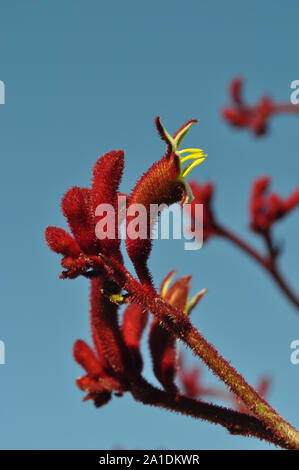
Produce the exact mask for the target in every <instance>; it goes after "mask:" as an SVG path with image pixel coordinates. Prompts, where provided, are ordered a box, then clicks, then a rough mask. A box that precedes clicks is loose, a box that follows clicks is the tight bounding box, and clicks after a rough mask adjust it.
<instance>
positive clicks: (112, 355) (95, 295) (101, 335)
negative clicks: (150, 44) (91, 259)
mask: <svg viewBox="0 0 299 470" xmlns="http://www.w3.org/2000/svg"><path fill="white" fill-rule="evenodd" d="M105 282H106V281H105V279H104V278H103V277H97V278H95V279H91V291H90V303H91V309H90V318H91V329H92V336H93V341H94V344H95V347H96V349H97V352H98V357H99V358H102V357H103V356H104V358H105V362H106V363H108V364H109V367H110V368H111V369H112V370H113V371H114V372H115V373H116V375H117V376H118V377H119V378H120V379H123V380H125V376H126V368H127V367H129V366H130V365H129V364H128V355H127V351H126V349H125V346H124V342H123V338H122V336H121V332H120V328H119V325H118V317H117V310H118V306H117V305H115V304H114V303H112V302H111V301H110V300H109V298H108V297H106V296H105V295H103V291H105Z"/></svg>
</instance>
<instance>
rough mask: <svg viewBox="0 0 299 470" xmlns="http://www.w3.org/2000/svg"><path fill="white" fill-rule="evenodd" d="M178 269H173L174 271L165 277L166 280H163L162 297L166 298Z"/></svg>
mask: <svg viewBox="0 0 299 470" xmlns="http://www.w3.org/2000/svg"><path fill="white" fill-rule="evenodd" d="M176 272H177V271H176V269H173V270H172V271H170V273H169V274H167V276H166V277H165V279H164V280H163V282H162V284H161V288H160V294H161V297H165V296H166V293H167V291H168V288H169V285H170V283H171V281H172V279H173V276H174V275H175V273H176Z"/></svg>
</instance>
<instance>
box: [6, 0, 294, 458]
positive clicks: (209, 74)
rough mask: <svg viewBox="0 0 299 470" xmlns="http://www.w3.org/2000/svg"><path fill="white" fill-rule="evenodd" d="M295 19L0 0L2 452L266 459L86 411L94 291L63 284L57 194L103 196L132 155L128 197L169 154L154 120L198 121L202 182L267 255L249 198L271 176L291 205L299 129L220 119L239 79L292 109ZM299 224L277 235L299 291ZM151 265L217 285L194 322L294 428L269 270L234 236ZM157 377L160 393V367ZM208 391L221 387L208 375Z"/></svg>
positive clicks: (288, 331) (277, 301)
mask: <svg viewBox="0 0 299 470" xmlns="http://www.w3.org/2000/svg"><path fill="white" fill-rule="evenodd" d="M298 14H299V6H298V2H295V1H291V0H289V1H288V2H287V4H286V3H285V2H279V1H271V2H259V1H255V0H253V1H251V2H249V3H248V2H246V4H245V3H244V2H238V1H231V0H229V1H226V2H221V1H220V0H218V1H211V0H210V1H203V0H201V1H195V0H194V1H190V0H189V1H188V2H178V1H175V0H172V1H168V0H165V1H163V2H160V1H156V0H153V1H151V2H137V1H130V0H128V1H127V2H120V1H117V2H116V1H111V2H100V1H92V0H87V1H76V0H72V1H70V0H65V1H64V2H61V1H57V0H54V1H52V2H39V1H30V0H29V1H27V2H22V1H14V0H11V1H9V2H6V1H2V2H1V5H0V48H1V53H0V79H1V80H3V81H4V82H5V84H6V104H5V105H4V106H0V122H1V131H0V132H1V138H0V155H1V173H0V178H1V184H0V190H1V219H2V229H1V241H2V242H1V245H2V253H1V266H2V277H1V314H0V339H1V340H3V341H4V342H5V345H6V359H7V364H6V365H2V366H0V446H1V448H3V449H16V448H21V449H76V448H79V449H111V448H113V447H114V446H122V447H123V448H125V449H130V448H131V449H132V448H140V449H149V448H152V449H158V448H166V449H179V448H181V449H182V448H184V449H198V448H206V449H215V448H221V449H222V448H224V449H225V448H233V449H239V448H242V449H250V448H251V449H253V448H256V449H264V448H266V449H268V448H270V446H269V445H267V444H265V443H262V442H259V441H257V440H254V439H245V438H241V437H231V436H230V435H229V434H228V433H227V432H226V431H225V430H223V429H221V428H220V427H216V426H213V425H211V424H209V423H204V422H200V421H196V420H192V419H191V418H187V417H182V416H179V415H176V414H172V413H169V412H165V411H163V410H160V409H155V408H150V407H146V406H142V405H140V404H138V403H136V402H134V401H133V400H132V398H131V397H130V396H125V397H123V398H121V399H117V398H114V399H113V401H112V402H111V403H110V404H108V405H107V406H105V407H104V408H101V409H99V410H96V409H95V408H94V407H93V406H92V403H91V402H88V403H82V402H81V399H82V397H83V395H82V392H80V391H79V390H78V389H77V388H76V386H75V384H74V380H75V378H76V377H77V376H78V375H80V374H81V373H82V371H81V369H80V368H79V366H77V365H76V364H75V363H74V360H73V358H72V354H71V351H72V345H73V342H74V341H75V340H76V339H77V338H79V337H80V338H83V339H85V340H88V341H89V338H90V332H89V324H88V308H89V307H88V282H87V281H86V280H84V279H78V280H75V281H61V280H59V279H58V275H59V272H60V266H59V257H58V256H56V255H55V254H53V253H52V252H50V251H49V250H48V249H47V247H46V244H45V241H44V229H45V227H46V226H47V225H58V226H63V227H65V226H66V225H65V221H64V220H63V217H62V215H61V213H60V208H59V205H60V199H61V196H62V195H63V193H64V192H65V191H66V189H68V188H69V187H70V186H72V185H81V186H84V185H87V184H89V180H90V177H91V169H92V166H93V164H94V162H95V160H96V159H97V157H98V155H100V154H102V153H104V152H106V151H108V150H111V149H118V148H124V149H125V152H126V169H125V174H124V180H123V184H122V189H123V190H124V191H129V190H130V189H131V188H132V187H133V185H134V182H135V181H136V179H137V178H138V177H139V176H140V174H141V173H142V172H143V171H145V170H146V169H147V168H148V167H149V166H150V165H151V164H152V162H153V161H154V160H157V159H159V158H160V156H161V155H162V153H163V152H164V148H163V145H162V143H161V141H160V140H159V138H158V136H157V135H156V133H155V130H154V125H153V121H154V117H155V116H156V115H158V114H160V115H161V116H162V119H163V122H164V123H165V125H166V127H167V129H169V130H170V131H174V130H175V129H176V128H177V127H179V126H180V125H181V124H182V123H183V122H184V121H186V120H188V119H190V118H199V119H200V124H199V125H197V126H195V127H194V128H193V129H192V132H191V133H190V136H188V139H186V143H187V144H188V145H186V146H189V144H190V145H191V146H193V145H194V146H199V147H201V148H203V149H205V150H206V151H207V153H208V154H209V159H208V161H207V162H206V163H205V164H204V165H201V166H200V167H198V168H197V169H196V170H195V171H194V172H193V176H196V175H198V177H199V178H200V179H201V181H206V180H209V179H210V180H213V181H214V182H215V184H216V185H217V191H216V201H215V206H216V207H217V212H218V214H219V217H221V219H222V220H223V222H224V223H226V224H227V225H229V226H231V227H233V228H235V229H236V230H237V231H238V232H239V233H240V234H242V235H246V236H247V237H248V239H249V240H250V241H252V242H253V243H255V244H256V246H260V241H259V240H257V239H256V237H255V236H254V235H251V234H250V233H249V232H248V230H247V224H248V214H247V203H248V192H249V187H250V184H251V182H252V180H253V179H254V178H255V177H256V176H258V175H261V174H270V175H271V176H272V177H273V187H274V188H275V190H277V191H279V192H280V193H281V194H283V195H287V194H288V193H289V192H290V191H291V190H293V189H294V187H296V185H297V184H298V173H299V159H298V150H299V139H298V129H299V120H298V118H297V117H294V116H282V117H277V118H275V119H274V121H273V122H272V123H271V133H270V134H269V135H268V136H267V137H266V138H264V139H262V140H256V139H254V138H253V137H252V136H251V135H249V133H247V132H236V131H235V130H233V129H232V128H230V127H228V126H227V125H226V124H225V123H224V122H222V121H221V118H220V116H219V108H220V107H221V106H222V105H224V104H226V103H227V84H228V81H229V80H230V79H231V77H233V76H234V75H238V74H241V75H243V76H244V77H246V79H247V85H246V97H247V98H248V100H255V99H256V98H258V97H259V96H260V95H261V94H262V93H264V92H269V93H272V94H273V95H274V96H275V97H276V98H277V99H278V100H284V101H287V100H289V96H290V83H291V81H292V80H295V79H299V69H298V51H299V29H298ZM298 220H299V212H298V211H297V212H294V213H293V214H292V215H291V216H289V217H288V219H287V220H285V221H283V222H281V224H280V225H279V227H277V230H276V236H277V239H278V240H281V241H285V251H284V254H283V257H282V260H281V262H282V269H283V270H284V272H286V273H287V276H288V277H289V278H290V280H291V282H292V284H293V286H297V288H298V289H299V282H298V279H299V271H298V270H299V267H298V235H299V228H298V227H299V225H298ZM128 266H129V265H128ZM150 266H151V269H152V272H153V275H154V279H155V281H156V283H157V284H159V283H160V281H161V279H162V278H163V277H164V276H165V274H166V273H167V272H168V271H169V270H170V269H171V268H176V269H178V270H179V274H193V292H194V293H195V292H196V291H197V290H199V289H201V288H203V287H208V288H209V293H208V295H207V296H206V298H205V299H204V300H203V301H202V303H201V304H200V307H199V308H197V309H196V311H194V313H193V321H194V324H195V325H196V326H197V327H198V328H199V329H200V330H201V331H202V332H203V333H204V335H205V337H206V338H207V339H208V340H209V341H211V342H212V343H213V344H215V345H216V346H217V348H218V349H219V350H220V352H221V353H222V354H223V355H224V357H225V358H226V359H229V360H231V361H232V364H233V365H234V366H236V367H237V369H238V370H239V371H240V372H241V373H243V374H244V375H245V377H246V378H247V380H248V381H249V382H250V383H251V384H255V382H256V380H257V378H258V377H259V376H260V375H261V374H263V373H267V374H269V375H270V376H272V377H273V386H272V389H271V393H270V396H269V400H270V403H271V404H272V405H273V406H274V407H275V408H276V409H277V410H278V411H279V412H280V413H281V414H282V415H283V416H284V417H285V418H286V419H287V420H289V421H291V422H292V424H294V425H295V426H297V427H298V426H299V411H298V376H299V365H298V366H294V365H292V364H291V363H290V352H291V350H290V343H291V341H292V340H293V339H298V337H299V316H298V312H296V311H295V310H294V308H293V307H292V306H291V305H290V304H289V303H288V302H287V301H286V299H285V298H284V297H283V296H282V295H281V293H280V292H279V291H277V289H276V287H275V286H274V285H273V283H272V281H271V280H270V279H269V278H268V277H267V276H266V274H265V273H264V272H262V271H261V270H260V269H259V268H258V267H257V266H256V265H255V264H254V262H253V261H251V260H250V259H247V258H246V257H245V256H244V255H243V254H241V253H239V252H238V251H237V250H236V249H235V248H234V247H232V246H230V245H229V244H227V243H226V242H224V241H221V240H212V241H211V242H209V243H207V244H206V246H204V248H203V249H202V250H200V251H198V252H188V251H184V250H183V243H182V242H180V241H175V242H174V241H173V242H167V241H159V242H156V245H155V248H154V250H153V253H152V256H151V261H150ZM145 354H146V355H147V357H148V351H147V349H146V344H145ZM188 358H189V362H190V363H192V362H195V361H196V359H194V358H192V357H191V355H188ZM145 373H146V375H147V377H148V378H149V379H150V380H152V381H153V382H154V381H155V380H154V377H153V375H152V373H151V367H150V360H149V359H147V361H146V368H145ZM205 379H206V381H207V383H211V384H212V383H217V382H218V381H217V379H215V378H213V377H211V375H210V374H209V373H208V371H206V372H205Z"/></svg>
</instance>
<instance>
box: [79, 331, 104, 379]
mask: <svg viewBox="0 0 299 470" xmlns="http://www.w3.org/2000/svg"><path fill="white" fill-rule="evenodd" d="M73 354H74V358H75V361H76V362H78V364H80V365H81V366H82V367H83V369H85V370H86V372H87V373H88V375H89V377H91V378H93V379H98V378H99V377H100V376H101V375H102V374H103V368H102V366H101V364H100V363H99V361H98V359H97V357H96V355H95V353H94V352H93V350H92V349H91V348H90V347H89V346H88V344H86V343H85V341H83V340H82V339H78V340H77V341H76V342H75V344H74V348H73Z"/></svg>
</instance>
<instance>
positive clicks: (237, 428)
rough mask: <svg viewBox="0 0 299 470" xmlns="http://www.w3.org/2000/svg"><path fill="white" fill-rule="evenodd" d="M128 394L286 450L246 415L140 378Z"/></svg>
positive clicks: (139, 399)
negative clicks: (164, 389) (169, 390)
mask: <svg viewBox="0 0 299 470" xmlns="http://www.w3.org/2000/svg"><path fill="white" fill-rule="evenodd" d="M130 391H131V393H132V395H133V397H134V398H135V399H136V400H137V401H140V402H141V403H143V404H145V405H151V406H157V407H162V408H164V409H168V410H170V411H176V412H178V413H181V414H183V415H186V416H190V417H192V418H198V419H203V420H206V421H209V422H210V423H214V424H220V425H221V426H223V427H225V428H226V429H227V430H228V431H229V432H230V433H231V434H234V435H241V436H251V437H256V438H258V439H263V440H266V441H268V442H270V443H273V444H275V445H279V446H281V447H283V448H287V447H286V444H285V442H284V440H281V439H278V438H277V437H276V436H274V435H273V433H272V432H271V430H269V429H267V427H266V426H265V425H264V424H263V423H262V422H261V421H260V420H259V419H257V418H255V417H254V416H251V415H248V414H246V413H241V412H239V411H235V410H232V409H229V408H226V407H223V406H219V405H213V404H211V403H207V402H204V401H199V400H195V399H192V398H188V397H186V396H183V395H180V396H175V395H173V394H171V393H168V392H165V391H163V390H159V389H157V388H155V387H153V386H152V385H151V384H149V383H148V382H147V381H146V380H144V379H143V378H141V379H140V380H138V381H136V382H135V383H132V384H131V390H130Z"/></svg>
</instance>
